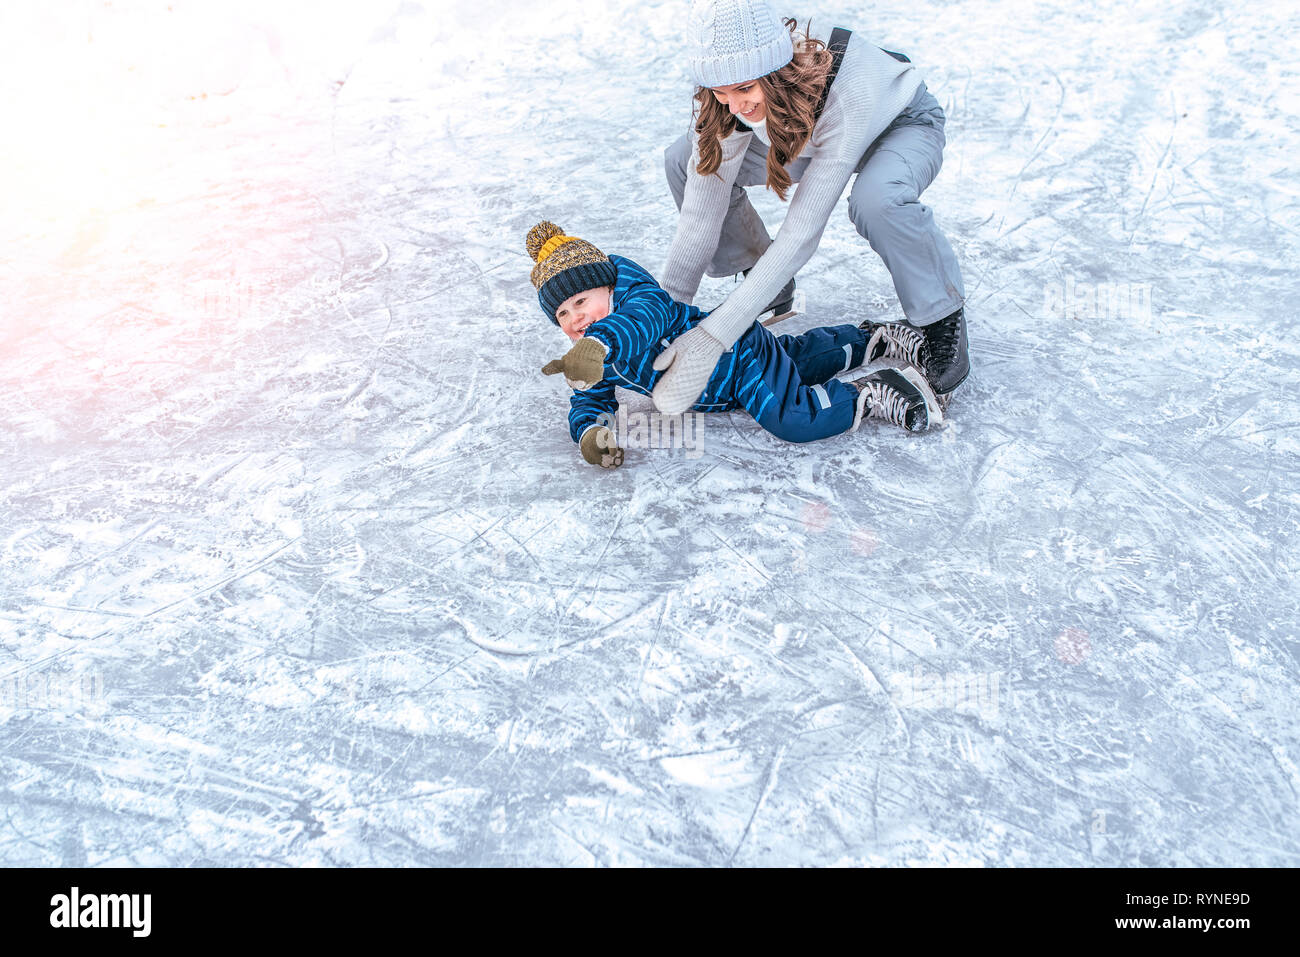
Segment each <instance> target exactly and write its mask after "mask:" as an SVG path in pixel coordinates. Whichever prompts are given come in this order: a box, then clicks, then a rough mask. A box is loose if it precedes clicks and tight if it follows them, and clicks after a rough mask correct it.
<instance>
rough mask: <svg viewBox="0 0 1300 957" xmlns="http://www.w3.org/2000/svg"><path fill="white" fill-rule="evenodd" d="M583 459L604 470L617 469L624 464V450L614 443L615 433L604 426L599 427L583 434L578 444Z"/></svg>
mask: <svg viewBox="0 0 1300 957" xmlns="http://www.w3.org/2000/svg"><path fill="white" fill-rule="evenodd" d="M578 447H579V448H580V449H582V457H583V458H584V459H586V460H587V461H588V462H590V463H591V464H592V465H599V466H600V467H601V468H603V469H616V468H618V467H619V466H620V465H622V464H623V450H622V449H620V448H619V447H618V446H617V445H616V444H615V443H614V433H613V432H611V431H610V430H609V429H607V428H605V426H603V425H597V426H594V427H593V428H590V429H588V430H587V431H586V432H584V433H582V441H581V442H579V443H578Z"/></svg>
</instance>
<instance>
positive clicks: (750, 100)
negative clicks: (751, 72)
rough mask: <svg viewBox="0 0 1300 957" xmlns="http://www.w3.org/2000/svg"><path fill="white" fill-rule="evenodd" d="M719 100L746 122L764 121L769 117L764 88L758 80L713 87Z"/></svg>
mask: <svg viewBox="0 0 1300 957" xmlns="http://www.w3.org/2000/svg"><path fill="white" fill-rule="evenodd" d="M711 89H712V90H713V95H714V96H716V97H717V98H718V102H719V103H721V104H722V105H723V106H725V107H726V108H727V109H729V110H731V112H732V113H734V114H735V115H736V116H739V117H740V118H741V119H742V120H743V121H744V122H746V123H762V122H763V120H765V119H766V118H767V106H766V101H764V99H763V89H762V87H760V86H759V85H758V81H757V80H750V81H749V82H748V83H733V84H732V85H731V86H715V87H711Z"/></svg>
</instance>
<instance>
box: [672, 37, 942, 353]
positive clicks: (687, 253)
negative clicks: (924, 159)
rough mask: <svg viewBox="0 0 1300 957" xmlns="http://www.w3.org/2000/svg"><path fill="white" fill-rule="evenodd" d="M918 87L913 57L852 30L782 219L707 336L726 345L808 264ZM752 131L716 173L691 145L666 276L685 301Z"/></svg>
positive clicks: (708, 252)
mask: <svg viewBox="0 0 1300 957" xmlns="http://www.w3.org/2000/svg"><path fill="white" fill-rule="evenodd" d="M823 39H825V38H823ZM920 85H921V77H920V76H919V75H918V74H917V72H916V70H915V69H913V67H912V64H910V63H904V62H902V61H899V60H896V59H894V58H893V57H892V56H890V55H889V54H888V53H885V52H884V51H883V50H881V49H879V48H877V47H876V46H874V45H872V44H871V43H868V42H867V41H866V40H863V39H862V38H861V37H860V36H859V35H858V34H857V33H854V34H853V36H852V37H850V39H849V45H848V49H847V51H846V52H845V54H844V60H843V62H842V63H841V64H840V71H839V74H838V75H837V76H836V78H835V82H834V84H833V85H832V86H831V91H830V95H829V96H828V97H827V99H826V107H825V109H824V110H823V111H822V115H821V117H820V118H819V119H818V121H817V125H816V127H814V129H813V132H812V136H811V137H810V138H809V142H808V146H809V148H810V152H809V153H808V155H809V156H810V160H809V163H808V167H807V169H806V170H805V171H804V174H803V178H802V180H801V181H800V183H799V185H798V187H797V188H796V189H795V191H794V195H793V197H792V198H791V199H790V208H789V210H788V211H787V213H786V217H785V222H784V223H783V224H782V226H781V229H780V230H779V232H778V233H777V236H776V239H775V240H774V241H773V243H772V245H771V247H769V248H768V250H767V252H765V253H764V254H763V256H762V258H760V259H759V261H758V263H757V264H756V265H755V266H754V268H753V269H752V270H751V271H750V273H749V275H748V276H747V277H746V278H745V280H744V282H742V283H740V285H738V286H737V287H736V288H735V290H734V291H733V292H732V293H731V295H730V296H728V297H727V299H726V301H725V302H723V303H722V305H720V306H718V308H716V309H715V310H713V312H712V313H710V314H709V316H708V317H707V318H706V319H705V320H704V321H703V322H701V323H700V325H701V327H703V328H705V329H707V331H708V332H709V333H710V335H712V336H714V337H715V338H716V339H718V340H719V341H720V342H722V344H723V345H724V346H726V347H728V348H730V347H731V345H732V344H733V343H734V342H735V341H736V340H737V339H739V338H740V336H741V335H742V334H743V333H744V332H745V330H746V329H748V328H749V326H750V324H751V323H752V322H753V321H754V319H755V318H756V317H757V316H758V313H759V310H761V309H762V308H763V307H764V306H765V305H767V304H768V303H769V302H770V301H771V300H772V297H773V296H775V295H776V293H777V292H778V291H779V290H780V289H781V287H782V286H784V285H785V283H786V280H788V279H789V278H790V277H791V276H793V275H794V274H795V273H796V272H798V271H799V270H800V269H801V268H802V267H803V265H804V263H806V262H807V261H808V259H809V258H810V257H811V256H812V254H813V251H814V250H816V248H817V244H818V242H820V240H821V236H822V232H823V231H824V230H825V229H826V223H827V221H828V220H829V219H830V216H831V213H832V212H833V211H834V209H835V204H836V202H838V201H839V198H840V196H841V195H842V194H843V192H844V187H845V186H846V185H848V182H849V177H850V176H852V175H853V171H854V168H855V167H856V166H857V165H858V161H859V160H861V159H862V155H863V154H864V153H865V152H866V151H867V148H868V147H869V146H870V145H871V144H872V142H873V141H874V140H875V139H876V137H878V136H879V135H880V134H881V133H883V132H884V130H885V128H886V127H887V126H889V124H890V123H892V122H893V121H894V119H895V118H896V117H897V116H898V114H899V113H901V112H902V110H903V108H904V107H905V106H907V104H908V103H909V102H910V101H911V99H912V97H913V96H914V95H915V93H916V91H917V89H918V88H919V87H920ZM753 136H754V134H753V133H749V132H745V133H742V132H735V133H732V134H731V135H730V136H728V137H727V138H726V139H725V140H723V141H722V165H721V166H719V167H718V171H717V173H716V174H715V175H712V176H701V175H700V174H699V173H698V172H696V167H697V166H698V165H699V161H700V155H699V143H698V141H697V142H696V143H695V147H694V149H693V150H692V151H691V161H690V166H689V168H688V170H687V175H686V194H685V196H684V197H683V199H682V210H681V216H680V218H679V219H678V221H677V235H676V236H674V237H673V244H672V247H671V248H670V249H669V250H668V262H667V263H666V264H665V266H664V268H663V274H662V276H661V279H662V284H663V288H664V289H665V290H667V292H668V294H669V295H670V296H672V297H673V298H674V299H676V300H677V301H679V302H685V303H689V302H691V301H692V300H693V299H694V298H695V293H696V292H697V291H698V290H699V287H700V280H701V279H702V278H703V276H704V271H705V269H706V268H707V266H708V264H709V260H710V259H712V258H713V253H714V250H716V249H717V246H718V240H719V237H720V236H721V234H722V221H723V219H724V218H725V217H726V215H727V208H728V206H729V204H730V201H731V188H732V184H733V183H734V182H735V180H736V175H737V173H738V171H739V169H740V163H741V160H742V159H743V158H744V155H745V151H746V150H747V149H748V148H749V143H750V140H751V139H752V138H753Z"/></svg>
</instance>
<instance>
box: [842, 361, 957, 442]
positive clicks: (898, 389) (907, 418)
mask: <svg viewBox="0 0 1300 957" xmlns="http://www.w3.org/2000/svg"><path fill="white" fill-rule="evenodd" d="M849 385H851V386H853V387H854V388H856V389H857V390H858V407H857V412H856V414H855V415H854V417H853V428H851V429H849V431H850V432H856V431H857V430H858V426H860V425H861V424H862V420H863V419H864V418H865V419H878V420H880V421H882V422H892V423H893V424H894V425H901V426H902V427H903V428H905V429H907V431H909V432H924V431H925V430H926V429H928V428H929V427H930V426H932V425H939V424H940V423H942V422H943V412H942V411H941V410H940V408H939V400H938V397H937V396H935V394H934V390H933V389H931V388H930V384H929V383H928V382H926V381H925V376H923V375H922V374H921V372H920V370H918V369H917V368H916V367H914V366H909V365H900V366H899V367H898V368H889V369H879V370H877V371H875V372H872V373H870V374H869V375H865V376H863V377H862V378H860V379H856V380H854V381H852V382H850V383H849Z"/></svg>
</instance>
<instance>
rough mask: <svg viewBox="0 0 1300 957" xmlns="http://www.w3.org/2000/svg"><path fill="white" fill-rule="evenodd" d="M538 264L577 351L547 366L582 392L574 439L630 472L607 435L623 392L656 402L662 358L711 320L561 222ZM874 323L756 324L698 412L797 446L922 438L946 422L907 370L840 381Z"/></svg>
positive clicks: (531, 249) (537, 242) (551, 312)
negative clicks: (901, 433)
mask: <svg viewBox="0 0 1300 957" xmlns="http://www.w3.org/2000/svg"><path fill="white" fill-rule="evenodd" d="M524 245H525V247H526V248H527V250H528V254H529V255H530V256H531V257H532V258H533V260H535V262H536V265H535V266H534V267H533V270H532V282H533V286H534V288H536V289H537V299H538V301H539V302H540V303H541V306H542V311H543V312H545V313H546V315H547V316H548V317H549V318H550V319H551V321H552V322H554V323H555V324H556V325H558V326H559V327H560V329H562V330H563V331H564V334H565V335H567V336H568V337H569V339H570V340H572V341H573V342H574V346H573V347H572V348H571V349H570V350H569V351H568V353H566V354H565V355H564V357H563V358H560V359H555V360H553V361H551V362H549V363H547V364H546V366H545V367H544V368H543V369H542V372H544V373H545V374H546V375H555V374H556V373H562V374H563V375H564V377H565V380H566V381H567V382H568V383H569V385H570V386H572V387H573V389H574V393H573V396H572V397H571V398H570V400H569V434H570V435H571V436H572V437H573V441H574V442H576V443H578V447H579V448H580V449H581V451H582V457H583V458H584V459H585V460H586V461H588V462H590V463H591V464H592V465H600V466H602V467H604V468H614V467H616V466H619V465H622V464H623V450H622V449H621V448H619V447H618V445H617V442H616V439H615V436H614V433H613V431H612V430H611V429H610V428H609V427H608V424H607V423H609V422H611V421H612V420H613V416H614V413H615V412H616V411H617V409H618V402H617V401H616V400H615V398H614V387H615V386H622V387H623V388H625V389H630V390H632V391H633V392H639V393H641V394H642V395H649V394H650V393H651V391H652V390H653V389H654V386H655V383H656V382H657V381H658V379H659V377H660V375H661V371H662V370H661V368H660V364H659V357H660V354H661V353H662V352H663V351H664V349H666V348H667V346H668V343H669V342H671V341H672V340H673V339H675V338H677V337H678V336H679V335H681V334H682V333H683V332H685V331H686V330H688V329H691V328H693V327H694V326H695V325H697V324H698V323H699V321H700V320H701V319H703V318H704V317H705V315H706V313H703V312H701V311H700V310H699V309H697V308H695V307H694V306H687V305H684V304H682V303H680V302H675V301H674V300H673V299H672V298H671V297H670V296H669V295H668V294H667V293H666V292H664V291H663V289H661V288H660V287H659V284H658V283H656V282H655V281H654V279H652V278H651V277H650V274H649V273H647V272H646V271H645V270H644V269H642V268H641V267H640V266H638V265H637V264H636V263H634V262H632V261H631V260H630V259H625V258H623V257H622V256H606V255H604V254H603V253H602V252H601V251H600V250H599V249H597V248H596V247H595V246H593V245H591V243H588V242H586V241H584V240H581V239H578V238H577V237H575V236H566V235H565V234H564V233H563V232H562V231H561V230H560V228H559V227H558V226H556V225H555V224H554V223H549V222H541V223H538V224H537V225H536V226H534V227H533V228H532V229H530V230H529V231H528V237H527V239H526V240H525V243H524ZM871 328H872V324H871V323H863V324H862V326H853V325H842V326H826V327H822V328H819V329H810V330H809V331H808V332H805V333H804V334H803V335H801V336H774V335H772V333H770V332H769V331H768V330H767V329H766V328H764V327H763V325H762V324H761V323H759V322H755V323H754V324H753V325H751V326H750V327H749V330H748V331H747V332H746V333H745V334H744V335H743V336H741V337H740V339H739V340H737V342H736V344H735V346H734V347H733V348H732V349H731V351H730V352H728V353H724V354H723V356H722V358H721V359H719V360H718V364H717V367H716V368H715V369H714V370H713V375H712V376H711V377H710V379H709V382H708V386H707V387H706V388H705V390H704V393H703V394H702V395H701V396H700V398H699V399H698V400H697V401H696V403H695V404H694V405H693V406H692V407H691V408H692V410H693V411H696V412H726V411H729V410H731V409H744V410H745V411H746V412H748V413H749V414H750V415H752V416H753V417H754V420H755V421H756V422H758V424H759V425H761V426H762V427H763V428H765V429H767V431H769V432H771V433H772V434H773V435H775V436H777V437H778V438H782V439H785V440H786V441H788V442H810V441H812V440H813V439H824V438H827V437H828V436H832V435H838V434H840V433H841V432H853V431H856V430H857V428H858V426H859V424H860V423H861V422H862V419H863V418H873V419H880V420H882V421H886V422H892V423H894V424H896V425H900V426H902V427H903V428H905V429H907V430H908V431H911V432H920V431H923V430H925V429H926V428H928V427H929V426H930V425H934V424H938V423H939V422H941V421H942V420H943V414H942V413H941V412H940V411H939V404H938V400H937V399H936V397H935V395H934V392H933V390H931V388H930V386H929V385H928V384H927V382H926V380H925V377H924V376H923V375H922V374H921V373H920V372H919V371H918V370H917V369H915V368H914V367H912V366H910V365H900V367H898V368H885V369H879V370H877V371H874V372H871V373H869V374H866V375H863V376H860V377H859V378H857V379H854V380H850V381H847V382H842V381H840V380H838V379H836V378H834V377H835V376H836V375H837V374H839V373H842V372H848V371H850V370H852V369H856V368H858V367H859V366H861V365H862V364H863V363H864V362H866V361H869V360H868V356H867V354H868V351H869V342H870V341H872V340H869V338H868V336H869V330H871Z"/></svg>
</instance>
